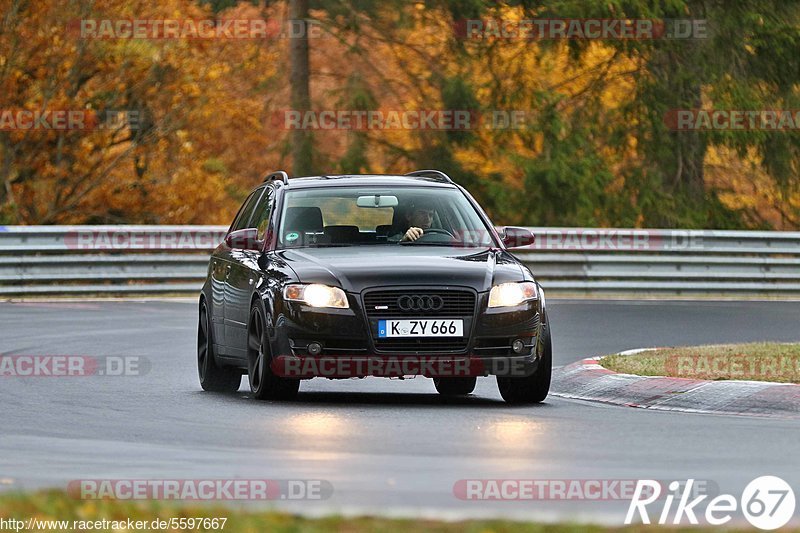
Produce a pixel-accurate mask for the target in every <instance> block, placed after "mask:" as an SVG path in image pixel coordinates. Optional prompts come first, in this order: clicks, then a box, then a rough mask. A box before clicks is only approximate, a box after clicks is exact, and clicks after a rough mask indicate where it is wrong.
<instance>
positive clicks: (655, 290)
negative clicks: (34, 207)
mask: <svg viewBox="0 0 800 533" xmlns="http://www.w3.org/2000/svg"><path fill="white" fill-rule="evenodd" d="M226 229H227V228H226V227H222V226H0V296H7V297H16V296H31V295H70V294H72V295H76V294H77V295H84V294H99V293H106V294H122V293H140V294H150V293H171V294H192V295H194V294H197V292H198V291H199V289H200V286H201V285H202V282H203V279H204V278H205V275H206V268H207V264H208V254H209V253H210V252H211V250H213V249H214V247H215V246H216V245H217V244H218V243H219V242H220V241H221V240H222V239H223V237H224V235H225V231H226ZM529 229H531V231H533V232H534V234H535V235H536V242H535V243H534V244H533V245H532V246H530V247H528V248H524V249H518V250H516V251H515V255H517V257H519V258H520V259H521V260H522V261H523V262H525V263H526V264H527V265H528V266H529V267H530V268H531V270H533V272H534V274H535V275H536V277H537V279H538V280H540V282H541V283H542V285H543V286H544V287H545V289H547V290H549V291H550V292H557V293H623V294H631V293H639V294H672V295H675V294H678V295H681V294H688V295H691V294H758V295H767V296H781V295H788V296H800V232H763V231H713V230H699V231H694V230H637V229H592V228H529Z"/></svg>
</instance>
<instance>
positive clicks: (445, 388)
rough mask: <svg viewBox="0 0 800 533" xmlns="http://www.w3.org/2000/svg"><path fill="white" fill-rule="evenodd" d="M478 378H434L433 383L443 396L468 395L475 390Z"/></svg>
mask: <svg viewBox="0 0 800 533" xmlns="http://www.w3.org/2000/svg"><path fill="white" fill-rule="evenodd" d="M477 381H478V378H476V377H475V376H473V377H468V378H433V385H434V386H435V387H436V390H437V391H438V392H439V394H441V395H442V396H466V395H467V394H469V393H471V392H472V391H474V390H475V383H476V382H477Z"/></svg>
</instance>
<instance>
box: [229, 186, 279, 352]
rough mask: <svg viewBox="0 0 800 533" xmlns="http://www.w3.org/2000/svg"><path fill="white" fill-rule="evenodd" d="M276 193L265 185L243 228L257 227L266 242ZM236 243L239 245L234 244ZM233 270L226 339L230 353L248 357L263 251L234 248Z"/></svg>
mask: <svg viewBox="0 0 800 533" xmlns="http://www.w3.org/2000/svg"><path fill="white" fill-rule="evenodd" d="M274 196H275V195H274V192H273V189H272V188H271V187H266V188H265V190H264V194H263V195H261V198H260V199H259V201H258V203H257V204H256V206H255V209H254V211H253V214H252V216H251V217H250V220H249V222H248V223H247V225H245V226H242V228H238V229H245V228H257V229H258V230H259V235H258V241H259V242H261V243H263V241H264V237H265V235H266V229H267V226H268V224H269V220H270V216H271V214H272V208H273V203H274ZM234 246H237V245H236V244H234ZM230 253H231V257H232V259H233V260H232V261H231V269H230V272H229V274H228V279H227V283H226V284H225V288H226V291H227V292H226V299H225V338H226V339H227V341H228V346H229V348H230V350H231V355H234V356H236V357H239V358H245V357H246V356H247V352H246V349H247V322H248V320H249V318H250V317H249V315H250V300H251V297H252V294H253V289H254V287H255V283H256V281H258V275H259V274H258V272H259V269H260V267H259V265H258V260H259V258H260V257H261V254H262V252H261V251H260V250H258V251H257V250H246V249H243V248H232V249H231V251H230Z"/></svg>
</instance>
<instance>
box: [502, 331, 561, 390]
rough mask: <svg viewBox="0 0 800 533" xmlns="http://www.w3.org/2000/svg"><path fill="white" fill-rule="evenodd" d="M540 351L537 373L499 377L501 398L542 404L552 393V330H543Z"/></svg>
mask: <svg viewBox="0 0 800 533" xmlns="http://www.w3.org/2000/svg"><path fill="white" fill-rule="evenodd" d="M538 349H539V350H541V351H540V352H539V353H540V356H541V358H540V359H539V366H537V367H536V372H534V373H533V374H531V375H530V376H524V377H505V376H497V387H498V388H499V389H500V396H502V397H503V399H504V400H505V401H506V402H508V403H540V402H543V401H544V399H545V398H547V394H548V392H550V375H551V374H552V372H553V343H552V341H551V340H550V328H549V327H548V326H545V327H544V328H543V330H542V338H541V340H540V345H539V348H538Z"/></svg>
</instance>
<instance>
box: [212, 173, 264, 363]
mask: <svg viewBox="0 0 800 533" xmlns="http://www.w3.org/2000/svg"><path fill="white" fill-rule="evenodd" d="M262 192H263V188H259V189H256V190H255V191H253V192H252V193H250V195H249V196H248V197H247V199H246V200H245V201H244V203H243V204H242V207H241V208H240V209H239V213H238V214H237V215H236V218H234V220H233V224H231V227H230V229H229V230H228V233H229V234H230V233H232V232H234V231H237V230H239V229H243V228H246V227H248V225H249V224H250V219H251V218H252V217H253V213H254V212H255V208H256V205H257V204H258V200H259V199H260V197H261V193H262ZM238 260H239V254H238V253H237V252H236V250H235V249H233V248H231V247H230V246H228V244H227V243H226V242H223V244H222V245H221V246H220V247H219V248H218V249H217V252H216V253H215V257H214V261H216V264H215V265H214V267H213V268H214V272H215V275H216V277H217V283H218V284H219V285H218V287H219V288H218V294H219V297H220V299H221V302H220V305H219V307H218V308H217V309H215V310H214V314H213V319H212V327H213V328H214V337H215V339H214V340H215V342H216V343H217V344H218V345H220V346H219V353H221V354H224V355H230V350H231V339H229V338H228V331H227V327H226V323H227V315H228V309H227V307H228V306H229V305H230V303H229V301H230V296H229V292H230V291H229V288H228V280H229V279H230V274H231V270H232V269H233V265H234V264H235V263H236V262H237V261H238ZM212 283H213V279H212ZM212 291H213V287H212ZM214 298H216V296H214ZM216 303H217V302H216V301H215V304H216Z"/></svg>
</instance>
